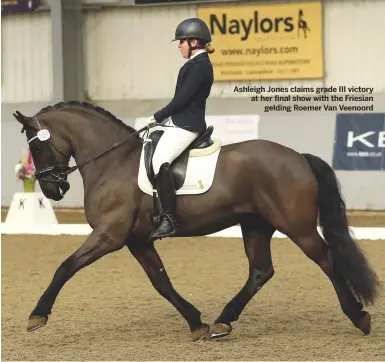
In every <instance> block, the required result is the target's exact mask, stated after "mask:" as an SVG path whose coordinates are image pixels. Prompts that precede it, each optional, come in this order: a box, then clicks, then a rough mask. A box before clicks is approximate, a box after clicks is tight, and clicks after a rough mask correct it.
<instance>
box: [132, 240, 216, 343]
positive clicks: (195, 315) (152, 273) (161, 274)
mask: <svg viewBox="0 0 385 362" xmlns="http://www.w3.org/2000/svg"><path fill="white" fill-rule="evenodd" d="M139 244H140V243H135V245H130V244H127V247H128V249H129V250H130V251H131V253H132V255H134V257H135V258H136V259H137V260H138V262H139V263H140V265H141V266H142V267H143V269H144V271H145V272H146V274H147V276H148V277H149V279H150V281H151V283H152V285H153V286H154V288H155V289H156V290H157V291H158V292H159V294H160V295H161V296H162V297H164V298H165V299H167V300H168V301H169V302H170V303H171V304H172V305H173V306H174V307H175V308H176V309H177V310H178V312H179V313H180V314H181V315H182V316H183V318H184V319H185V320H186V321H187V323H188V325H189V327H190V330H191V333H192V340H193V341H194V342H195V341H199V340H201V339H204V338H205V337H206V336H207V335H208V333H209V330H210V326H209V325H208V324H205V323H202V321H201V317H200V315H201V313H200V311H199V310H198V309H196V308H195V307H194V306H193V305H192V304H190V303H189V302H188V301H186V300H185V299H183V298H182V296H181V295H180V294H179V293H178V292H177V291H176V290H175V289H174V287H173V286H172V284H171V281H170V279H169V277H168V275H167V273H166V270H165V268H164V266H163V263H162V260H161V259H160V257H159V255H158V253H157V251H156V250H155V248H154V245H153V244H151V243H147V242H146V241H144V242H143V243H141V244H142V245H139Z"/></svg>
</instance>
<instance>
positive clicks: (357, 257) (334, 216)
mask: <svg viewBox="0 0 385 362" xmlns="http://www.w3.org/2000/svg"><path fill="white" fill-rule="evenodd" d="M304 156H305V157H306V159H307V161H308V163H309V165H310V167H311V169H312V171H313V173H314V175H315V177H316V179H317V183H318V208H319V223H320V227H321V230H322V233H323V235H324V238H325V240H326V242H327V243H328V245H329V248H330V251H331V254H332V256H333V264H334V268H337V270H338V272H339V275H340V276H341V277H342V278H343V280H344V282H345V283H346V285H347V286H348V287H349V289H350V290H351V291H352V292H353V293H354V295H355V296H356V298H357V299H358V300H359V301H360V302H362V303H365V304H366V305H368V304H373V303H374V301H375V298H376V296H377V293H378V287H379V282H378V278H377V275H376V273H375V272H374V271H373V270H372V269H371V267H370V266H369V264H368V262H367V260H366V258H365V256H364V254H363V252H362V251H361V250H360V248H359V246H358V244H357V242H356V241H355V240H354V238H353V236H352V235H351V232H350V229H349V225H348V219H347V217H346V207H345V202H344V200H343V199H342V196H341V192H340V184H339V182H338V179H337V177H336V174H335V173H334V171H333V169H332V168H331V167H330V166H329V165H328V164H327V163H326V162H325V161H324V160H322V159H321V158H319V157H317V156H314V155H310V154H304Z"/></svg>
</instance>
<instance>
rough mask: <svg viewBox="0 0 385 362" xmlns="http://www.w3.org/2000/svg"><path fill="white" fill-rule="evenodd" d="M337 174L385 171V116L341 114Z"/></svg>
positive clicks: (336, 146)
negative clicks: (339, 172)
mask: <svg viewBox="0 0 385 362" xmlns="http://www.w3.org/2000/svg"><path fill="white" fill-rule="evenodd" d="M333 168H334V169H335V170H385V114H384V113H373V114H369V113H368V114H348V113H347V114H338V115H337V122H336V133H335V139H334V155H333Z"/></svg>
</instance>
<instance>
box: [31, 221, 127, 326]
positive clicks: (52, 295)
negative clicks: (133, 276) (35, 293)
mask: <svg viewBox="0 0 385 362" xmlns="http://www.w3.org/2000/svg"><path fill="white" fill-rule="evenodd" d="M111 230H113V228H111ZM123 234H124V233H120V236H118V234H117V233H113V232H109V231H108V229H105V228H103V229H101V228H96V229H94V230H93V231H92V233H91V234H90V236H89V237H88V239H87V240H86V241H85V242H84V244H83V245H82V246H81V247H80V248H79V249H78V250H77V251H76V252H75V253H73V254H72V255H71V256H70V257H69V258H67V259H66V260H65V261H64V262H63V263H62V264H61V265H60V266H59V268H58V269H57V270H56V272H55V274H54V276H53V279H52V281H51V283H50V284H49V286H48V288H47V289H46V291H45V292H44V293H43V295H42V296H41V298H40V299H39V302H38V303H37V305H36V307H35V309H34V310H33V311H32V313H31V315H30V316H29V320H28V327H27V331H29V332H31V331H33V330H35V329H38V328H40V327H43V326H44V325H45V324H46V323H47V321H48V315H49V314H51V310H52V307H53V305H54V303H55V300H56V298H57V296H58V294H59V292H60V290H61V288H62V287H63V286H64V284H65V283H66V282H67V281H68V280H69V279H70V278H71V277H72V276H74V274H75V273H76V272H78V271H79V270H80V269H82V268H84V267H85V266H87V265H89V264H91V263H93V262H95V261H96V260H98V259H100V258H101V257H102V256H104V255H106V254H108V253H111V252H113V251H116V250H118V249H121V248H122V247H123V246H124V242H125V238H124V237H123Z"/></svg>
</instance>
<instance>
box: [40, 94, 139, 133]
mask: <svg viewBox="0 0 385 362" xmlns="http://www.w3.org/2000/svg"><path fill="white" fill-rule="evenodd" d="M72 106H75V107H80V108H85V109H92V110H94V111H96V112H99V113H101V114H103V115H105V116H108V118H109V119H110V120H111V121H113V122H115V123H116V124H118V125H120V126H124V127H125V128H127V129H128V130H129V131H130V132H136V129H135V128H133V127H130V126H128V125H127V124H125V123H124V122H123V121H122V120H120V119H119V118H116V117H115V116H114V115H113V114H112V113H111V112H109V111H107V110H106V109H104V108H102V107H99V106H94V105H93V104H91V103H88V102H79V101H67V102H59V103H56V104H54V105H53V106H47V107H44V108H42V109H41V110H40V111H39V112H37V113H36V116H38V115H39V114H42V113H45V112H49V111H54V110H56V109H60V108H64V107H72Z"/></svg>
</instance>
